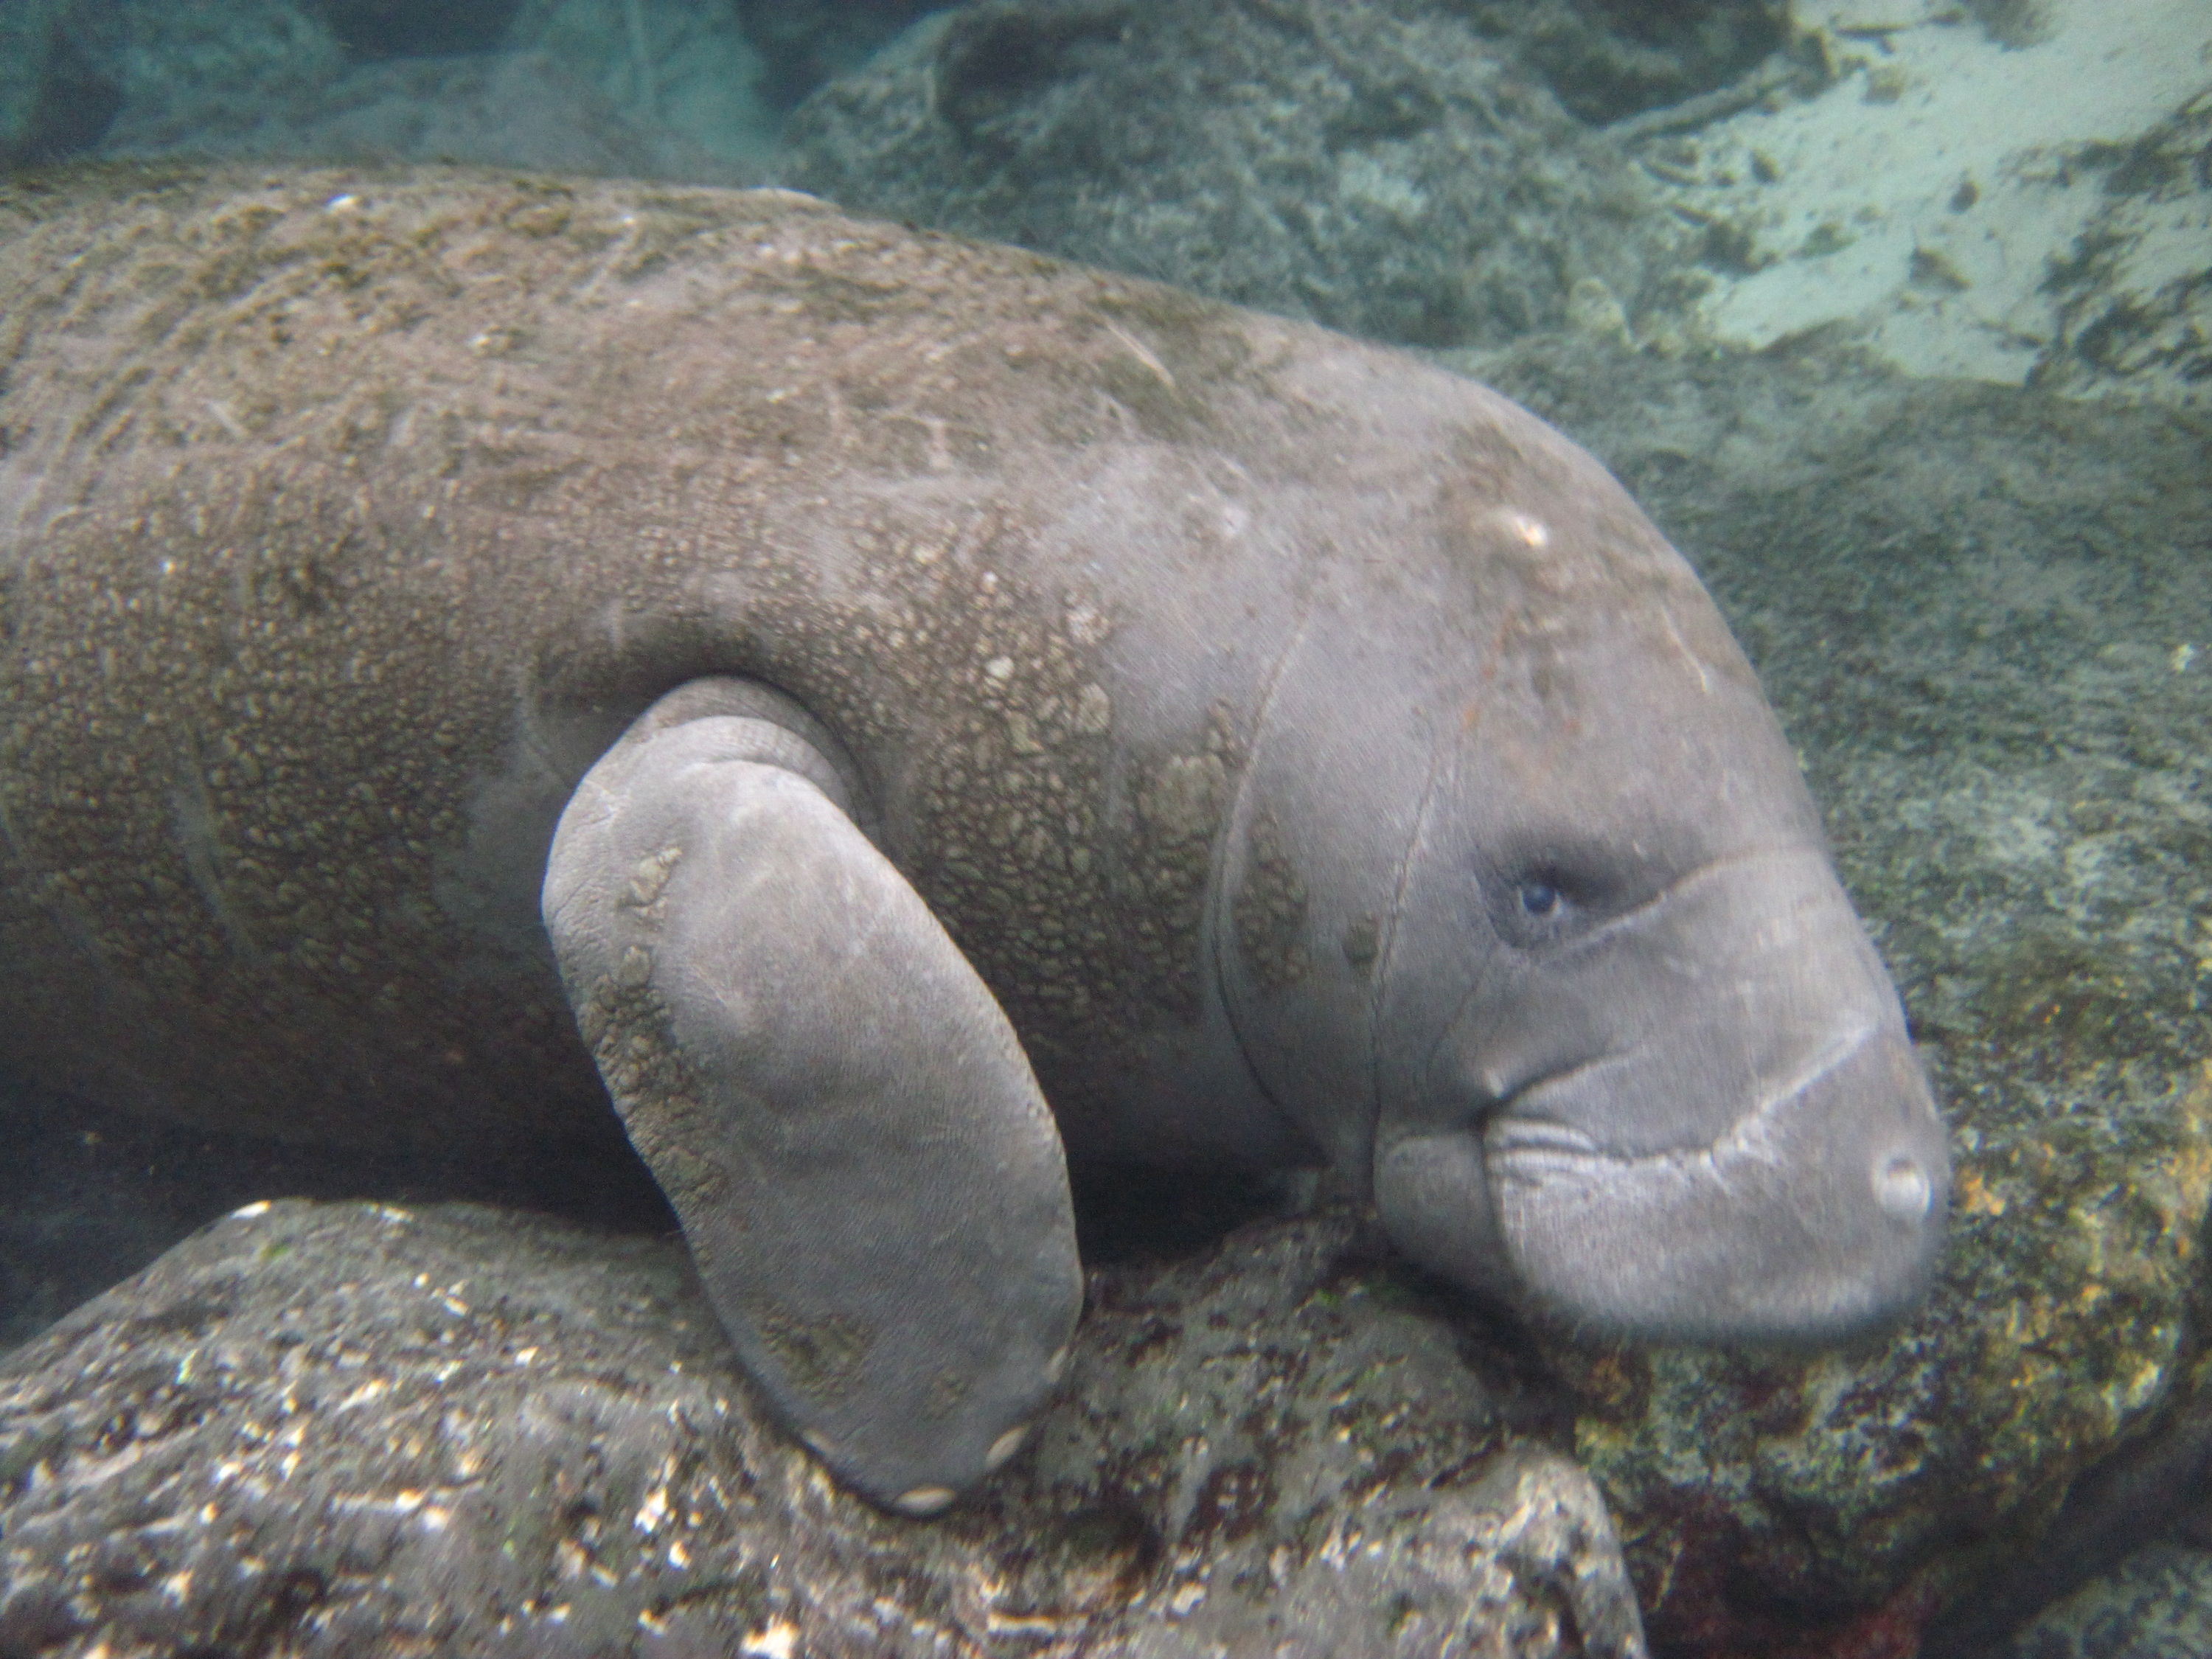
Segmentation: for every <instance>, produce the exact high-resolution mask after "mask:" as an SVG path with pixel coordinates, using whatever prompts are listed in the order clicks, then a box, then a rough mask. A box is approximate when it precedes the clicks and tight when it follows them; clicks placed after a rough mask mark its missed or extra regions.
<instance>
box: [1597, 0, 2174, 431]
mask: <svg viewBox="0 0 2212 1659" xmlns="http://www.w3.org/2000/svg"><path fill="white" fill-rule="evenodd" d="M2022 9H2023V10H2027V9H2028V8H2022ZM2032 10H2033V15H2034V16H2035V17H2036V19H2037V21H2038V22H2039V29H2038V30H2037V31H2036V33H2037V36H2038V38H2036V39H2034V40H2033V44H2029V45H2026V46H2018V47H2008V46H2002V45H2000V44H1999V43H1998V42H1996V40H1992V39H1991V38H1990V35H1989V33H1987V32H1986V31H1984V29H1983V28H1982V27H1979V26H1978V24H1976V23H1975V22H1974V21H1972V19H1971V18H1969V17H1967V16H1966V15H1965V14H1964V13H1963V12H1962V11H1960V9H1959V8H1958V7H1957V6H1956V5H1955V4H1952V3H1949V0H1888V3H1884V0H1804V3H1802V4H1801V5H1800V6H1799V8H1798V18H1799V22H1800V24H1801V26H1802V27H1805V28H1807V29H1809V30H1814V31H1817V32H1818V33H1819V35H1820V39H1821V40H1822V42H1823V44H1824V46H1825V49H1826V52H1827V55H1828V58H1829V60H1830V62H1831V64H1832V66H1833V67H1834V68H1835V69H1836V70H1838V71H1839V73H1838V78H1837V79H1836V80H1835V81H1834V82H1832V84H1831V85H1829V86H1828V87H1827V88H1826V90H1824V91H1823V92H1821V93H1820V94H1818V95H1817V96H1814V97H1811V98H1808V99H1805V100H1799V101H1794V102H1790V103H1787V104H1785V105H1784V106H1782V107H1780V108H1778V109H1771V110H1770V109H1759V108H1755V109H1753V110H1750V111H1748V112H1745V113H1743V114H1741V115H1737V116H1735V117H1732V118H1729V119H1727V120H1724V121H1721V122H1718V123H1716V124H1715V125H1711V126H1709V127H1706V128H1705V129H1704V130H1703V131H1699V132H1698V133H1696V134H1695V135H1694V136H1693V137H1678V138H1673V139H1666V138H1660V139H1652V140H1648V141H1646V142H1645V143H1644V145H1643V146H1642V147H1641V151H1640V153H1641V154H1642V155H1643V156H1644V158H1645V160H1646V163H1647V165H1648V166H1650V167H1652V169H1653V170H1654V172H1655V173H1656V174H1657V175H1658V176H1659V177H1661V179H1662V181H1664V182H1665V185H1666V187H1667V189H1668V193H1669V195H1670V196H1671V197H1672V198H1673V199H1674V202H1675V204H1677V206H1678V207H1679V208H1680V209H1681V210H1684V211H1685V212H1686V215H1689V216H1696V217H1698V218H1699V219H1701V220H1702V221H1703V222H1707V223H1710V224H1712V225H1714V226H1715V227H1716V228H1717V240H1719V239H1721V238H1724V239H1725V240H1726V242H1727V243H1729V244H1732V246H1733V251H1734V252H1736V253H1738V254H1739V255H1740V256H1741V264H1743V265H1744V266H1745V267H1747V269H1746V270H1743V271H1742V272H1741V274H1738V275H1735V276H1723V277H1722V279H1721V280H1720V282H1719V283H1717V286H1716V287H1715V288H1714V289H1712V291H1711V293H1709V294H1708V295H1706V296H1705V299H1704V300H1703V301H1701V302H1700V305H1699V314H1700V319H1701V321H1702V323H1703V325H1704V326H1705V328H1706V329H1707V330H1709V331H1711V333H1712V334H1713V335H1714V336H1716V337H1718V338H1720V339H1721V340H1723V341H1725V342H1728V343H1731V344H1736V345H1742V346H1749V347H1753V348H1756V347H1760V346H1765V345H1767V344H1770V343H1773V342H1774V341H1777V340H1779V339H1782V338H1784V337H1788V336H1790V335H1794V334H1797V333H1801V332H1802V331H1806V330H1808V329H1812V328H1816V327H1820V326H1821V325H1830V324H1835V323H1839V322H1842V323H1848V324H1850V325H1854V326H1855V327H1856V328H1857V330H1858V331H1860V332H1861V333H1862V336H1863V338H1864V339H1865V341H1866V342H1867V343H1869V345H1870V346H1871V347H1872V348H1873V349H1875V351H1876V352H1877V353H1879V354H1880V355H1881V356H1885V357H1887V358H1888V359H1890V360H1891V361H1893V362H1895V363H1897V364H1898V365H1899V367H1901V368H1905V369H1907V370H1908V371H1910V372H1912V373H1917V374H1963V375H1969V376H1973V377H1977V378H1981V379H1987V380H2001V381H2014V382H2017V381H2021V380H2026V379H2027V377H2028V375H2029V374H2030V373H2031V372H2032V371H2038V370H2039V365H2040V366H2041V369H2040V372H2039V379H2046V378H2047V379H2051V380H2053V381H2054V382H2055V383H2057V384H2061V385H2063V386H2068V387H2069V389H2075V390H2081V391H2110V390H2115V389H2121V386H2122V383H2124V382H2133V383H2134V384H2132V385H2131V386H2128V387H2127V388H2126V389H2130V390H2133V391H2136V392H2141V393H2143V394H2145V395H2150V396H2158V397H2166V398H2179V399H2182V400H2192V401H2193V400H2195V399H2196V398H2201V397H2203V396H2205V395H2207V394H2212V380H2201V379H2193V378H2192V373H2191V371H2192V368H2193V370H2194V373H2195V374H2197V375H2203V374H2207V373H2212V339H2207V338H2206V337H2205V334H2206V331H2207V328H2208V326H2212V314H2208V313H2212V178H2208V177H2207V176H2206V161H2205V157H2206V155H2207V153H2208V152H2207V150H2206V149H2205V148H2204V146H2205V145H2206V144H2207V143H2208V141H2212V131H2208V129H2212V91H2208V89H2212V3H2208V0H2043V3H2040V4H2038V5H2036V6H2034V7H2033V9H2032ZM2191 100H2198V102H2197V107H2196V108H2194V109H2188V108H2187V107H2186V106H2190V105H2191ZM2161 131H2163V134H2164V136H2163V137H2160V136H2159V135H2160V132H2161ZM2131 158H2132V160H2133V162H2134V166H2133V167H2130V160H2131ZM2085 237H2086V238H2087V240H2084V239H2085ZM2062 263H2063V264H2065V267H2066V268H2065V269H2064V270H2057V276H2058V277H2059V279H2060V280H2058V281H2057V282H2056V283H2054V282H2053V281H2052V278H2053V276H2054V271H2055V270H2056V269H2057V267H2058V266H2059V265H2060V264H2062ZM2090 267H2094V268H2093V269H2091V268H2090ZM2069 273H2070V274H2071V276H2073V278H2074V280H2073V281H2072V282H2071V283H2070V285H2069V282H2068V281H2067V280H2066V278H2067V276H2069ZM2191 283H2197V284H2198V285H2200V286H2201V287H2202V288H2203V290H2204V291H2203V293H2202V294H2199V293H2198V292H2197V289H2196V288H2192V287H2191ZM2123 301H2125V302H2126V303H2125V305H2124V306H2123V310H2124V315H2123V316H2122V317H2121V319H2120V320H2121V321H2122V322H2124V323H2126V324H2127V325H2129V329H2131V330H2133V332H2131V333H2130V332H2128V331H2125V330H2122V331H2118V332H2119V333H2125V334H2126V336H2127V337H2126V338H2124V339H2118V338H2117V337H2116V330H2115V328H2114V326H2113V325H2112V324H2111V322H2110V319H2107V322H2106V325H2104V326H2103V330H2102V332H2101V333H2099V334H2097V335H2095V336H2094V337H2090V338H2089V339H2088V340H2087V345H2088V346H2089V347H2091V348H2094V349H2092V350H2089V351H2087V352H2085V351H2084V350H2083V349H2081V346H2082V343H2083V340H2084V335H2085V331H2087V330H2089V329H2090V328H2091V327H2092V325H2096V324H2097V322H2098V319H2100V318H2106V316H2107V313H2110V312H2111V311H2112V308H2113V307H2114V306H2115V305H2120V304H2121V303H2122V302H2123ZM2129 307H2132V308H2129ZM2161 307H2162V308H2163V310H2162V311H2161V310H2160V308H2161ZM2146 308H2148V310H2146ZM2151 312H2156V313H2160V314H2159V315H2157V316H2149V315H2148V313H2151ZM2137 325H2141V326H2137ZM2108 345H2111V346H2112V349H2110V350H2107V349H2106V347H2107V346H2108ZM2123 348H2124V349H2123ZM2130 352H2132V356H2130ZM2104 357H2110V358H2112V360H2113V361H2112V362H2111V363H2109V364H2107V363H2106V362H2103V361H2102V358H2104ZM2075 358H2080V359H2082V360H2083V361H2082V362H2072V361H2070V360H2072V359H2075ZM2062 359H2066V360H2069V361H2061V360H2062ZM2092 360H2095V361H2092Z"/></svg>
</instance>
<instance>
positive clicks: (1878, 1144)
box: [1375, 849, 1949, 1342]
mask: <svg viewBox="0 0 2212 1659" xmlns="http://www.w3.org/2000/svg"><path fill="white" fill-rule="evenodd" d="M1423 1095H1424V1098H1423V1099H1422V1100H1421V1101H1420V1102H1419V1104H1418V1105H1416V1106H1414V1107H1413V1108H1412V1109H1409V1110H1407V1111H1406V1112H1405V1113H1404V1114H1403V1115H1401V1119H1400V1121H1399V1122H1398V1123H1397V1124H1396V1125H1395V1126H1394V1125H1393V1123H1392V1121H1391V1114H1390V1113H1389V1111H1388V1109H1386V1112H1385V1117H1384V1121H1383V1127H1382V1132H1381V1133H1380V1134H1379V1135H1378V1139H1377V1145H1376V1161H1375V1188H1376V1203H1377V1206H1378V1208H1379V1209H1380V1210H1381V1212H1382V1214H1383V1219H1384V1221H1385V1222H1386V1224H1388V1225H1389V1226H1390V1228H1391V1231H1393V1233H1394V1235H1395V1236H1396V1237H1397V1238H1398V1239H1399V1242H1400V1243H1401V1246H1402V1247H1403V1248H1404V1249H1407V1251H1408V1252H1409V1253H1410V1254H1412V1255H1414V1256H1415V1257H1417V1258H1418V1259H1420V1260H1422V1261H1425V1263H1426V1264H1427V1265H1429V1266H1430V1267H1433V1268H1436V1269H1437V1270H1438V1271H1440V1272H1443V1273H1446V1274H1448V1275H1449V1276H1451V1277H1454V1278H1455V1279H1460V1280H1461V1281H1462V1282H1464V1283H1467V1284H1469V1285H1473V1286H1474V1287H1476V1288H1478V1289H1482V1290H1485V1291H1491V1292H1493V1293H1495V1294H1498V1295H1499V1296H1501V1297H1504V1299H1506V1300H1509V1301H1510V1302H1512V1303H1514V1304H1517V1305H1522V1306H1524V1307H1528V1308H1530V1309H1531V1310H1534V1311H1536V1312H1538V1313H1540V1314H1541V1315H1544V1316H1549V1317H1552V1318H1553V1319H1556V1320H1558V1321H1559V1322H1562V1323H1565V1324H1567V1325H1570V1326H1572V1327H1576V1328H1583V1329H1588V1330H1591V1331H1595V1332H1598V1333H1601V1334H1605V1335H1607V1336H1611V1337H1626V1338H1638V1339H1650V1340H1697V1341H1744V1340H1751V1341H1777V1342H1800V1341H1802V1342H1815V1341H1824V1340H1834V1339H1837V1338H1840V1337H1844V1336H1848V1335H1850V1334H1854V1333H1856V1332H1858V1331H1861V1330H1863V1329H1866V1328H1869V1327H1873V1326H1877V1325H1880V1324H1882V1323H1884V1322H1888V1321H1891V1320H1893V1319H1894V1318H1896V1317H1897V1316H1899V1315H1900V1314H1902V1313H1903V1312H1905V1310H1908V1309H1909V1308H1911V1306H1912V1305H1913V1304H1914V1303H1916V1302H1917V1300H1918V1298H1919V1297H1920V1296H1921V1294H1922V1293H1923V1291H1925V1289H1926V1287H1927V1283H1928V1279H1929V1274H1930V1272H1931V1270H1932V1267H1933V1264H1934V1261H1935V1256H1936V1249H1937V1246H1938V1244H1939V1243H1940V1241H1941V1237H1942V1228H1943V1220H1944V1210H1945V1202H1944V1194H1945V1191H1946V1188H1947V1187H1948V1182H1949V1160H1948V1153H1947V1152H1946V1148H1945V1138H1944V1133H1943V1129H1942V1121H1941V1120H1940V1118H1939V1117H1938V1115H1937V1113H1936V1106H1935V1102H1934V1099H1933V1097H1932V1095H1931V1093H1930V1091H1929V1086H1928V1084H1927V1080H1926V1079H1925V1077H1924V1075H1923V1072H1922V1069H1921V1066H1920V1064H1919V1061H1918V1060H1917V1057H1916V1056H1915V1054H1913V1051H1912V1047H1911V1042H1910V1040H1909V1038H1908V1037H1907V1035H1906V1032H1905V1021H1904V1017H1903V1013H1902V1011H1901V1009H1900V1007H1899V1004H1898V1001H1897V998H1896V994H1895V992H1894V990H1893V988H1892V987H1891V985H1890V982H1889V980H1888V978H1887V975H1886V974H1885V973H1884V971H1883V969H1882V968H1881V963H1880V962H1879V960H1878V959H1877V958H1876V957H1875V953H1874V951H1873V949H1872V947H1871V945H1869V943H1868V941H1867V939H1866V937H1865V934H1864V932H1863V929H1862V927H1860V924H1859V922H1858V920H1857V916H1856V915H1854V913H1853V912H1852V910H1851V908H1850V903H1849V902H1848V900H1847V899H1846V898H1845V897H1844V894H1843V891H1842V890H1841V888H1840V886H1839V885H1838V884H1837V883H1836V881H1835V879H1834V878H1833V876H1832V873H1831V872H1830V871H1829V869H1828V866H1827V864H1826V860H1825V858H1824V857H1822V856H1821V855H1820V854H1818V853H1817V852H1815V851H1813V850H1811V849H1804V850H1800V851H1784V852H1779V853H1769V854H1754V855H1751V856H1739V857H1731V858H1729V859H1726V860H1715V861H1714V862H1713V863H1711V864H1710V865H1708V866H1703V867H1701V868H1699V869H1698V870H1696V871H1694V872H1692V873H1691V874H1689V875H1688V876H1686V877H1684V878H1681V879H1680V880H1678V881H1676V882H1674V884H1670V885H1668V887H1667V888H1666V889H1665V890H1663V891H1662V892H1661V893H1660V894H1658V895H1657V896H1655V897H1653V898H1652V899H1650V900H1649V901H1648V902H1644V903H1642V904H1639V905H1638V906H1637V907H1635V908H1633V909H1632V910H1630V911H1629V912H1627V913H1626V914H1624V915H1620V916H1618V917H1615V918H1613V919H1611V920H1610V921H1606V922H1603V923H1601V925H1598V926H1596V927H1593V928H1591V929H1590V930H1589V931H1588V932H1587V933H1583V934H1582V935H1580V936H1579V937H1577V938H1574V939H1570V940H1567V941H1565V942H1563V943H1562V944H1560V945H1559V946H1558V947H1556V948H1554V949H1551V950H1548V951H1541V952H1536V953H1532V954H1530V955H1528V956H1526V957H1521V958H1515V957H1512V956H1511V955H1510V953H1504V957H1503V958H1502V959H1499V958H1493V960H1492V964H1491V965H1490V967H1489V968H1488V969H1487V971H1486V973H1485V974H1483V975H1480V977H1478V978H1477V979H1476V981H1475V982H1474V990H1473V991H1472V993H1471V994H1470V995H1469V996H1468V999H1467V1000H1466V1002H1465V1003H1464V1004H1463V1005H1462V1007H1461V1009H1460V1011H1459V1012H1458V1014H1457V1017H1456V1018H1455V1019H1454V1021H1453V1022H1452V1024H1451V1026H1450V1028H1449V1030H1447V1031H1446V1032H1445V1033H1444V1034H1443V1036H1442V1038H1441V1040H1440V1041H1438V1042H1437V1044H1436V1048H1435V1052H1434V1056H1433V1058H1432V1060H1431V1062H1430V1065H1429V1066H1428V1067H1427V1072H1426V1075H1425V1087H1424V1090H1423Z"/></svg>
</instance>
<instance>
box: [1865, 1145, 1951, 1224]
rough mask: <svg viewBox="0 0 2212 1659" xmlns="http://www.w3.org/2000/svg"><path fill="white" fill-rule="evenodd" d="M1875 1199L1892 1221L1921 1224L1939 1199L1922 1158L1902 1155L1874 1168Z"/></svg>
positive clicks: (1898, 1154) (1896, 1155)
mask: <svg viewBox="0 0 2212 1659" xmlns="http://www.w3.org/2000/svg"><path fill="white" fill-rule="evenodd" d="M1874 1200H1875V1203H1877V1204H1879V1205H1881V1208H1882V1213H1883V1214H1885V1215H1887V1216H1888V1217H1889V1218H1891V1219H1892V1220H1893V1221H1906V1222H1910V1221H1920V1220H1923V1219H1925V1218H1926V1217H1927V1214H1928V1206H1929V1205H1930V1204H1932V1203H1934V1202H1935V1200H1936V1188H1935V1183H1934V1182H1930V1181H1929V1179H1928V1171H1927V1170H1925V1169H1923V1167H1922V1166H1921V1164H1920V1160H1919V1159H1917V1158H1911V1157H1908V1156H1907V1155H1906V1154H1905V1153H1903V1152H1899V1153H1896V1154H1894V1155H1893V1156H1892V1157H1890V1158H1885V1159H1883V1160H1882V1161H1881V1163H1878V1164H1875V1168H1874Z"/></svg>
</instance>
